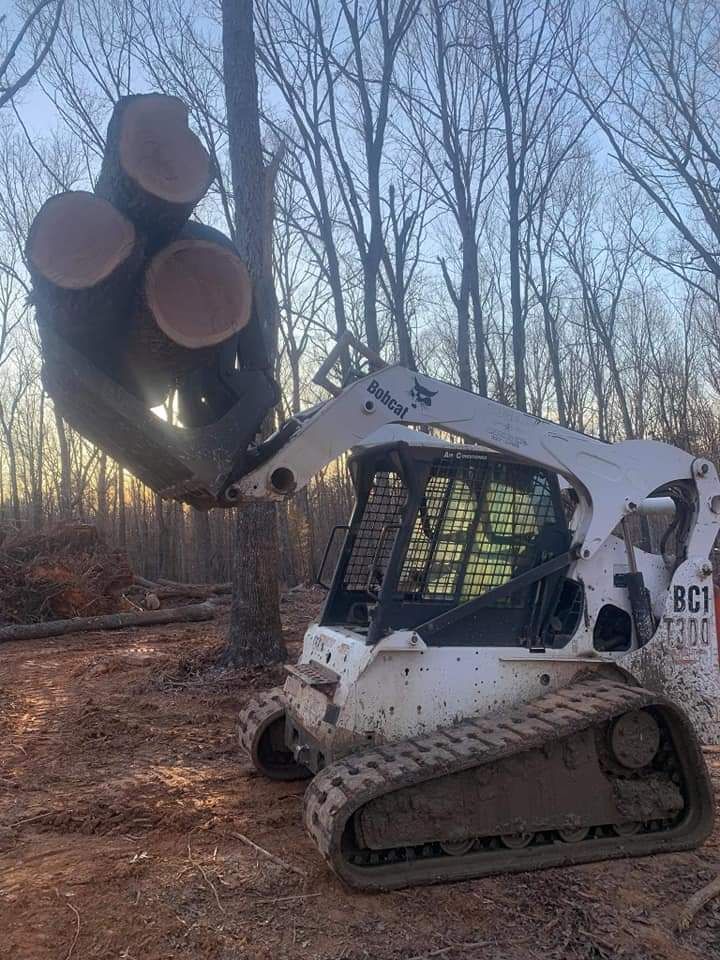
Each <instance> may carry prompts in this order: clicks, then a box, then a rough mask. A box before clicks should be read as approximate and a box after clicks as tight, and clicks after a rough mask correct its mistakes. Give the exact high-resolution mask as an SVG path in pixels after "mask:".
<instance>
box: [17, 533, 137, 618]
mask: <svg viewBox="0 0 720 960" xmlns="http://www.w3.org/2000/svg"><path fill="white" fill-rule="evenodd" d="M132 584H133V573H132V570H131V569H130V566H129V564H128V559H127V556H126V555H125V553H124V552H122V551H118V550H111V549H109V548H108V547H107V546H106V544H105V543H104V542H103V540H102V538H101V537H100V536H99V534H98V531H97V528H96V527H94V526H92V525H91V524H86V523H78V522H72V523H61V524H56V525H54V526H53V527H52V528H50V529H48V530H45V531H43V532H39V533H30V534H18V533H10V534H8V535H7V536H6V537H5V538H4V539H3V540H2V542H0V625H3V626H4V625H8V624H16V623H38V622H42V621H46V620H60V619H69V618H72V617H90V616H98V615H102V614H108V613H117V612H120V611H123V610H127V609H128V608H127V601H126V600H125V599H124V593H125V592H126V591H127V590H128V589H129V588H130V587H131V586H132Z"/></svg>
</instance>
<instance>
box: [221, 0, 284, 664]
mask: <svg viewBox="0 0 720 960" xmlns="http://www.w3.org/2000/svg"><path fill="white" fill-rule="evenodd" d="M222 16H223V66H224V75H225V99H226V110H227V124H228V138H229V150H230V163H231V169H232V187H233V201H234V211H235V234H236V235H235V243H236V245H237V247H238V250H239V251H240V254H241V256H242V258H243V260H244V261H245V263H246V264H247V266H248V270H249V271H250V276H251V278H252V280H253V289H254V298H253V299H254V303H253V310H254V311H255V319H256V321H257V322H259V323H260V324H262V326H263V328H264V335H265V343H266V347H267V349H268V352H269V354H270V355H272V354H273V353H274V351H275V348H276V342H277V314H278V308H277V299H276V296H275V288H274V284H273V271H272V213H273V191H274V183H275V175H276V173H277V160H278V158H277V157H276V158H274V159H273V161H272V163H271V165H270V166H269V167H266V166H265V163H264V160H263V149H262V142H261V138H260V111H259V105H258V84H257V73H256V66H255V35H254V30H253V4H252V0H223V3H222ZM233 586H234V590H233V605H232V616H231V621H230V631H229V636H228V647H227V651H226V660H227V661H228V662H231V663H236V664H243V665H249V664H262V663H274V662H277V661H278V660H282V659H284V658H285V655H286V651H285V645H284V642H283V636H282V624H281V622H280V596H279V591H278V539H277V516H276V510H275V505H274V504H273V503H257V504H251V505H249V506H246V507H244V508H242V509H240V510H238V515H237V540H236V553H235V564H234V570H233Z"/></svg>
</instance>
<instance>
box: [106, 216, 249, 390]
mask: <svg viewBox="0 0 720 960" xmlns="http://www.w3.org/2000/svg"><path fill="white" fill-rule="evenodd" d="M251 302H252V285H251V283H250V275H249V273H248V269H247V267H246V266H245V264H244V263H243V261H242V260H241V259H240V257H239V256H238V253H237V251H236V249H235V247H234V245H233V244H232V241H230V240H229V239H228V238H227V237H225V236H223V234H221V233H220V232H219V231H217V230H213V229H212V228H211V227H206V226H204V225H203V224H199V223H193V224H189V223H188V224H186V225H185V226H184V227H183V229H182V230H181V232H180V235H179V236H178V238H177V240H174V241H173V242H172V243H170V244H168V245H167V246H165V247H163V248H162V250H160V251H159V252H158V253H156V254H155V256H154V257H152V258H151V259H150V260H149V262H148V265H147V269H146V272H145V279H144V283H143V289H142V291H141V293H140V294H139V295H138V302H137V306H136V308H135V310H134V313H133V316H132V319H131V320H130V321H129V323H128V324H127V334H126V337H125V339H124V341H123V343H122V344H121V346H120V349H119V354H118V366H117V379H118V380H119V381H120V382H121V383H122V384H123V386H125V387H126V389H128V390H130V391H131V392H132V393H134V394H135V395H136V396H140V397H142V398H143V399H144V400H145V401H146V402H148V403H149V404H150V406H155V405H156V404H159V403H162V402H163V400H164V399H165V398H166V397H167V395H168V393H169V392H170V390H171V389H172V388H173V386H174V385H175V383H176V382H177V381H178V380H179V379H182V378H183V377H185V376H186V375H187V374H189V373H192V372H193V371H195V370H199V369H201V368H203V367H206V366H208V365H209V364H211V363H212V361H213V358H214V356H215V354H216V352H217V349H218V348H219V347H221V346H222V345H223V344H224V343H227V342H228V341H229V340H231V339H232V338H233V337H234V336H235V335H236V334H237V333H238V332H239V331H240V330H242V329H243V328H244V327H245V326H246V324H247V322H248V320H249V318H250V305H251Z"/></svg>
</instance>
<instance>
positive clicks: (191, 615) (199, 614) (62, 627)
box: [0, 603, 217, 643]
mask: <svg viewBox="0 0 720 960" xmlns="http://www.w3.org/2000/svg"><path fill="white" fill-rule="evenodd" d="M216 611H217V607H216V606H215V605H214V604H211V603H191V604H188V606H186V607H172V608H171V609H169V610H152V611H144V612H143V613H109V614H106V615H105V616H102V617H76V618H74V619H72V620H50V621H48V622H47V623H23V624H17V625H15V626H10V627H2V628H0V643H4V642H6V641H10V640H40V639H42V638H44V637H62V636H64V635H65V634H69V633H87V632H89V631H91V630H122V629H124V628H125V627H153V626H162V625H164V624H166V623H196V622H199V621H201V620H212V619H213V617H214V616H215V613H216Z"/></svg>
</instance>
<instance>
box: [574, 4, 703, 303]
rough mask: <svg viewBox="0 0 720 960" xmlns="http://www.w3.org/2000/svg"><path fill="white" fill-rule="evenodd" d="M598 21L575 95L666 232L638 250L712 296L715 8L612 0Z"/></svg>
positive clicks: (644, 238)
mask: <svg viewBox="0 0 720 960" xmlns="http://www.w3.org/2000/svg"><path fill="white" fill-rule="evenodd" d="M607 15H608V16H607V23H608V32H609V33H610V42H609V43H607V44H603V45H600V47H599V48H598V47H597V46H596V45H592V44H589V45H588V47H587V49H586V51H585V57H584V67H583V69H582V70H580V69H579V67H578V65H577V64H575V65H574V67H573V69H574V73H575V77H576V80H577V84H578V92H579V95H580V96H581V98H582V100H583V102H584V103H585V104H586V106H587V108H588V110H589V111H590V113H591V114H592V116H593V117H594V119H595V120H596V122H597V123H598V125H599V126H600V127H601V129H602V130H603V131H604V133H605V135H606V136H607V138H608V140H609V142H610V145H611V147H612V149H613V153H614V155H615V158H616V159H617V161H618V163H619V164H620V166H621V167H622V169H623V171H624V172H625V174H626V175H627V176H628V177H629V178H630V179H631V180H632V181H633V182H634V183H636V184H638V186H639V187H640V188H641V189H642V190H643V191H644V193H645V194H646V195H647V197H648V198H649V199H650V200H651V201H652V203H653V204H654V205H655V206H656V207H657V209H658V210H659V211H660V212H661V213H662V215H663V217H664V218H665V220H666V222H667V224H668V225H669V227H670V230H671V234H670V236H669V237H667V238H666V243H665V244H664V245H660V246H659V245H658V243H657V242H656V238H655V237H654V236H653V235H650V236H648V235H644V236H642V237H641V238H640V239H641V240H642V243H643V247H644V250H645V252H646V253H647V254H649V255H650V256H651V257H654V258H656V259H659V260H660V261H661V262H662V263H663V264H664V265H666V266H668V267H669V268H670V269H671V270H673V271H675V272H676V273H679V274H680V276H681V277H683V278H684V279H686V280H687V281H688V282H691V283H695V284H697V285H699V286H700V287H702V288H703V289H704V290H705V291H706V292H707V291H711V290H712V285H713V282H714V281H716V280H717V279H718V278H720V112H719V111H718V103H719V98H720V53H719V51H720V16H719V15H718V8H717V3H716V2H715V0H642V2H637V0H612V2H611V3H609V4H608V5H607ZM598 49H599V50H601V51H606V53H605V55H604V56H603V55H602V54H600V55H599V54H598V52H597V51H598ZM710 277H712V278H714V281H710V282H708V280H709V278H710Z"/></svg>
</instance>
